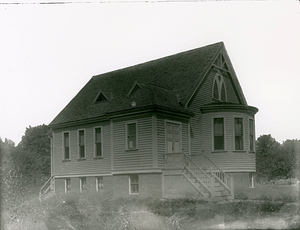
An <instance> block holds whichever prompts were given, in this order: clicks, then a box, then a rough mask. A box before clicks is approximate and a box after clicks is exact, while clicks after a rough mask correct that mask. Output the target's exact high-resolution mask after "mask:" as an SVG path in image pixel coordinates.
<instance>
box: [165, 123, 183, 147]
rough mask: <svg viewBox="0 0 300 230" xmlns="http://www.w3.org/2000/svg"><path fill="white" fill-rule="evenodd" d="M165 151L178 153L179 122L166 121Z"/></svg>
mask: <svg viewBox="0 0 300 230" xmlns="http://www.w3.org/2000/svg"><path fill="white" fill-rule="evenodd" d="M166 128H167V137H166V141H167V151H168V153H180V152H181V143H180V124H175V123H169V122H167V127H166Z"/></svg>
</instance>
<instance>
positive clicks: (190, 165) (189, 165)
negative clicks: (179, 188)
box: [183, 153, 214, 193]
mask: <svg viewBox="0 0 300 230" xmlns="http://www.w3.org/2000/svg"><path fill="white" fill-rule="evenodd" d="M183 155H184V157H185V159H186V160H185V162H186V165H185V168H186V169H187V170H189V171H190V172H191V173H192V174H193V175H194V176H195V177H196V179H197V180H198V181H199V182H200V183H201V184H202V185H203V187H204V188H205V189H206V190H207V191H208V192H209V193H211V192H212V190H213V189H214V188H213V187H212V186H213V185H212V183H211V182H212V180H211V176H209V175H207V174H206V173H205V172H204V171H203V170H202V169H201V167H199V165H198V164H196V163H195V162H194V161H193V159H192V158H191V157H190V156H189V155H187V154H185V153H183Z"/></svg>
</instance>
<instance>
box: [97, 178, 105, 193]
mask: <svg viewBox="0 0 300 230" xmlns="http://www.w3.org/2000/svg"><path fill="white" fill-rule="evenodd" d="M96 191H97V192H102V191H103V177H102V176H101V177H96Z"/></svg>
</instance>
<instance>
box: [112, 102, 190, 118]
mask: <svg viewBox="0 0 300 230" xmlns="http://www.w3.org/2000/svg"><path fill="white" fill-rule="evenodd" d="M149 112H157V113H164V114H170V115H176V116H180V117H185V118H191V117H193V116H195V114H194V113H193V112H192V111H189V110H188V109H185V110H177V109H172V108H169V107H164V106H159V105H151V106H145V107H139V108H132V109H126V110H121V111H116V112H110V113H107V116H109V118H116V117H121V116H128V115H137V114H142V113H149Z"/></svg>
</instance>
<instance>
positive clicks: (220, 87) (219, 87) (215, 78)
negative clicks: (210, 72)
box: [211, 71, 227, 102]
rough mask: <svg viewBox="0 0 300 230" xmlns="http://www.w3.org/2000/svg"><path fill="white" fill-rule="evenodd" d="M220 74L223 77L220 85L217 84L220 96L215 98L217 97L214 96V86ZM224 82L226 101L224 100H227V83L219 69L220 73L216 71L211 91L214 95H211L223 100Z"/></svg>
mask: <svg viewBox="0 0 300 230" xmlns="http://www.w3.org/2000/svg"><path fill="white" fill-rule="evenodd" d="M218 76H220V77H221V84H220V85H217V87H218V94H219V98H215V97H214V87H215V83H216V82H217V78H218ZM223 83H224V90H225V101H224V102H227V90H226V84H225V81H224V77H223V75H222V74H221V73H220V72H219V71H218V73H216V75H215V77H214V80H213V87H212V92H211V93H212V95H211V96H212V98H213V99H214V100H218V101H222V100H221V89H222V85H223ZM222 102H223V101H222Z"/></svg>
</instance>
